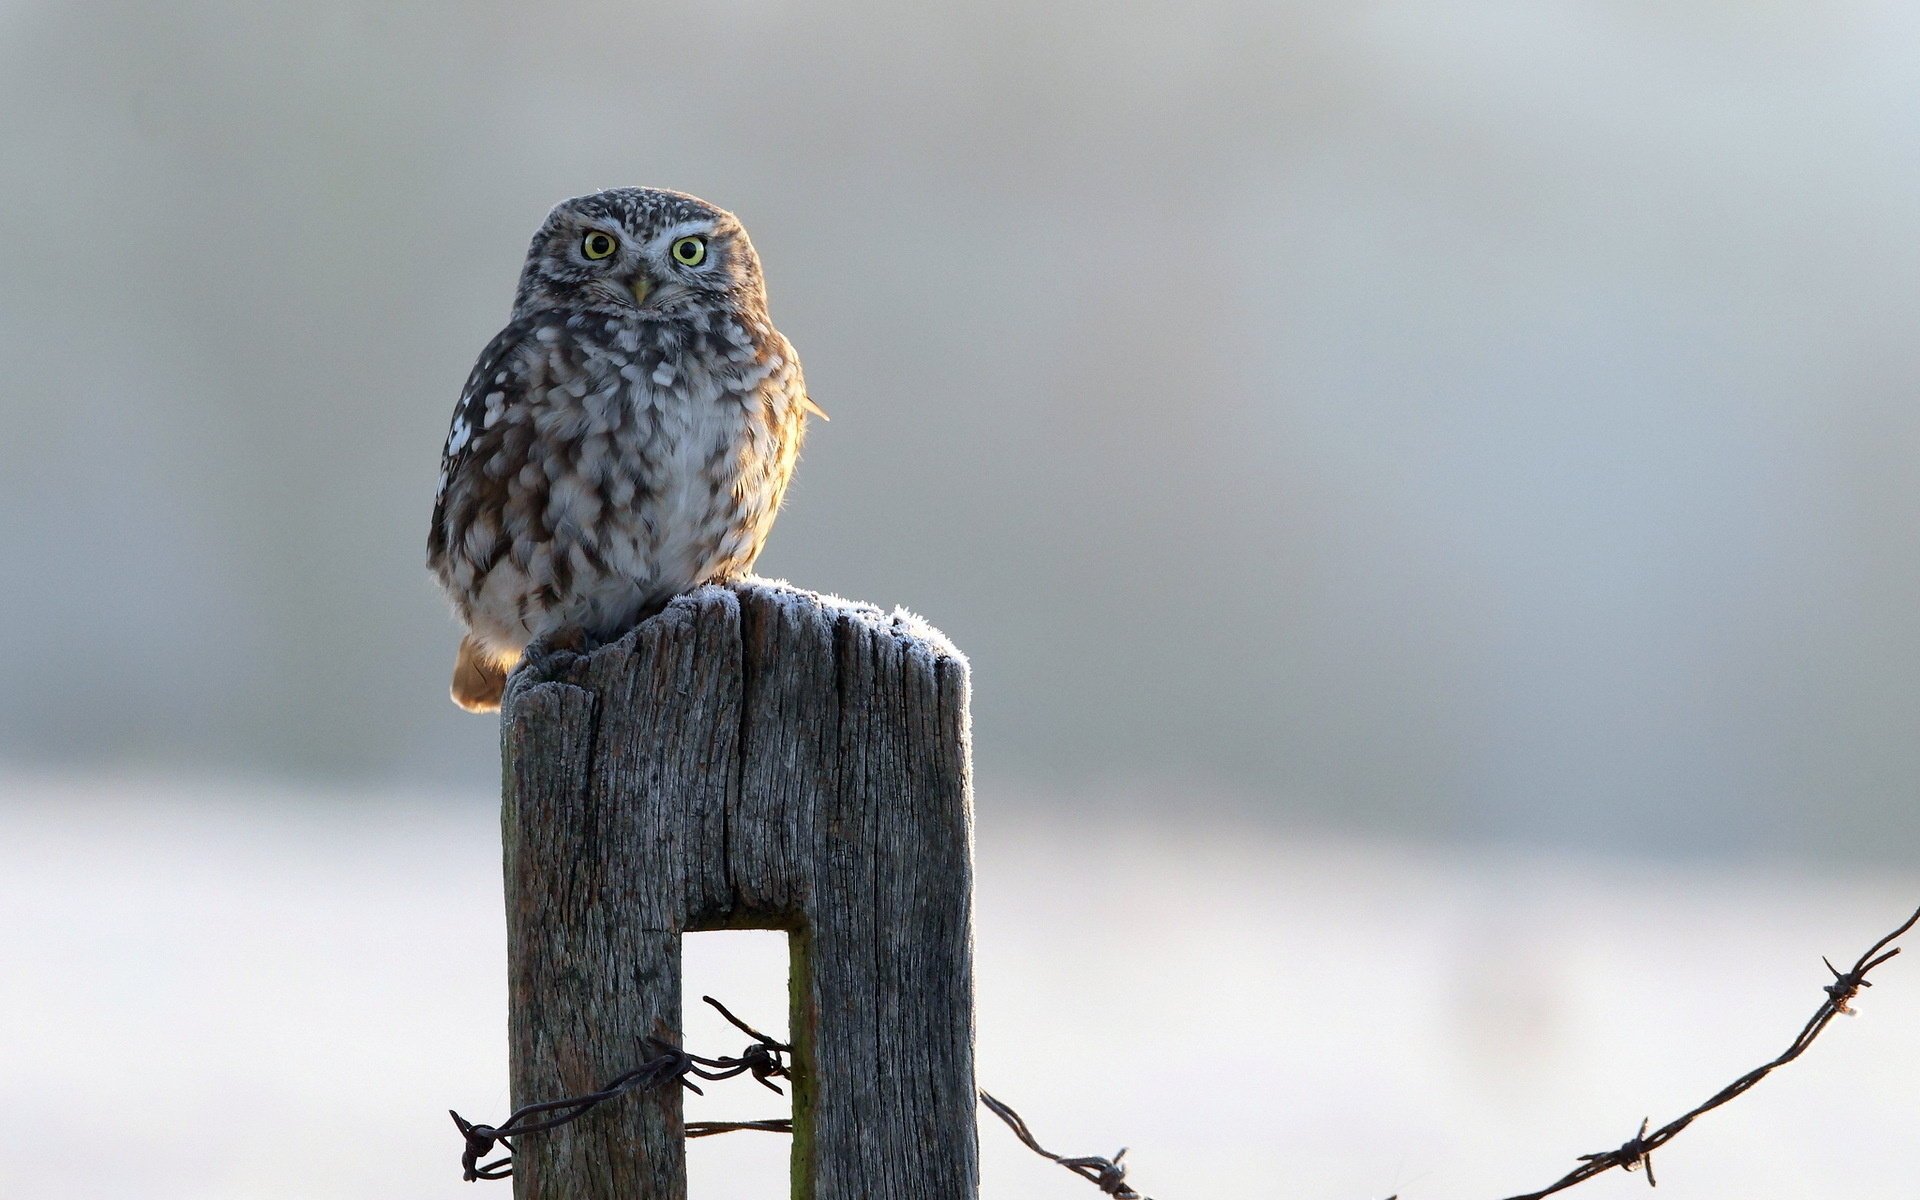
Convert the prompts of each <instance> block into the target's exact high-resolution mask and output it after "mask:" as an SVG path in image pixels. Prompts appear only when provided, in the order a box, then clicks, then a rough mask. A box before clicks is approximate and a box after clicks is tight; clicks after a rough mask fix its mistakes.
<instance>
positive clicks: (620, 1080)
mask: <svg viewBox="0 0 1920 1200" xmlns="http://www.w3.org/2000/svg"><path fill="white" fill-rule="evenodd" d="M700 998H701V999H702V1000H704V1001H706V1002H707V1003H708V1004H711V1005H713V1007H714V1008H715V1009H716V1010H717V1011H718V1012H719V1013H720V1015H721V1016H723V1017H725V1018H726V1019H727V1020H728V1022H730V1023H731V1024H732V1025H733V1026H734V1028H736V1029H738V1030H740V1031H741V1032H742V1033H744V1034H746V1035H747V1036H748V1037H750V1038H752V1039H753V1041H752V1042H751V1043H750V1044H749V1045H748V1046H747V1048H746V1049H745V1050H743V1051H741V1052H740V1054H739V1055H738V1056H737V1057H733V1058H726V1057H721V1058H707V1057H704V1056H702V1055H698V1054H690V1053H688V1052H687V1051H685V1050H683V1049H681V1048H680V1047H678V1046H675V1045H673V1044H672V1043H671V1042H663V1041H661V1040H660V1039H658V1038H651V1037H649V1038H643V1039H641V1042H640V1047H641V1049H642V1050H643V1051H645V1052H646V1053H647V1054H648V1055H649V1057H648V1058H647V1060H646V1061H645V1062H643V1063H641V1064H640V1065H639V1066H637V1067H635V1068H634V1069H633V1070H631V1071H628V1072H626V1073H625V1074H624V1075H620V1076H617V1077H615V1078H614V1079H612V1080H610V1081H609V1082H608V1083H607V1085H606V1086H605V1087H603V1088H601V1089H600V1090H599V1091H597V1092H590V1093H588V1094H587V1095H584V1096H570V1097H568V1098H567V1099H565V1100H547V1101H543V1102H541V1103H539V1104H523V1105H521V1106H520V1107H519V1108H516V1109H514V1110H513V1115H512V1116H509V1117H508V1118H507V1119H506V1121H504V1122H503V1123H501V1124H500V1125H477V1124H474V1123H473V1122H471V1121H468V1120H467V1119H466V1118H464V1117H462V1116H461V1115H460V1114H459V1113H457V1112H450V1115H451V1116H452V1117H453V1124H454V1128H456V1129H458V1130H459V1131H460V1136H461V1137H463V1138H465V1139H466V1143H467V1144H466V1148H465V1149H464V1150H462V1151H461V1153H460V1171H461V1177H462V1178H464V1179H465V1180H466V1181H467V1182H468V1183H473V1182H475V1181H477V1180H481V1179H507V1178H510V1177H511V1176H512V1175H513V1142H512V1141H511V1140H509V1139H511V1138H516V1137H521V1136H524V1135H525V1134H529V1133H545V1132H546V1131H547V1130H549V1129H558V1128H560V1126H562V1125H565V1124H567V1123H568V1122H570V1121H577V1120H579V1119H580V1118H581V1117H584V1116H586V1115H587V1114H588V1113H589V1112H592V1111H593V1110H594V1109H595V1108H598V1107H599V1106H600V1105H602V1104H605V1103H606V1102H607V1101H609V1100H612V1099H614V1098H615V1097H617V1096H624V1095H626V1094H627V1093H628V1092H638V1091H646V1090H647V1089H649V1088H655V1087H660V1086H661V1085H663V1084H667V1083H672V1082H676V1081H677V1082H678V1083H679V1084H680V1086H682V1087H684V1088H686V1089H687V1090H688V1091H690V1092H695V1093H699V1094H701V1095H704V1094H705V1093H704V1092H702V1091H701V1088H700V1085H699V1084H697V1083H695V1082H693V1080H692V1079H689V1078H688V1076H695V1077H697V1078H700V1079H706V1080H721V1079H733V1078H735V1077H736V1076H740V1075H751V1076H752V1077H753V1078H754V1080H755V1082H757V1083H759V1084H760V1085H761V1086H762V1087H765V1088H767V1089H769V1090H771V1091H774V1092H780V1090H781V1089H780V1085H779V1084H777V1083H775V1082H773V1081H774V1080H775V1079H785V1078H789V1077H790V1075H791V1072H790V1070H789V1068H790V1067H791V1065H792V1058H791V1056H792V1054H793V1047H792V1046H789V1045H788V1044H787V1043H785V1042H780V1041H775V1040H774V1039H773V1038H770V1037H768V1036H767V1035H766V1034H764V1033H761V1032H760V1031H759V1030H758V1029H755V1028H754V1027H753V1026H751V1025H749V1024H747V1023H746V1022H745V1021H742V1020H741V1019H740V1018H739V1017H736V1016H734V1015H733V1013H731V1012H730V1011H728V1009H727V1006H726V1005H724V1004H722V1003H720V1002H719V1001H718V1000H715V999H714V998H713V997H712V996H702V997H700ZM781 1094H783V1095H784V1094H785V1093H781ZM543 1113H559V1114H560V1115H559V1116H556V1117H549V1118H547V1119H546V1120H544V1121H541V1120H534V1119H533V1118H537V1117H539V1116H540V1115H541V1114H543ZM741 1129H764V1130H768V1131H770V1132H780V1133H791V1132H793V1122H791V1121H695V1122H693V1123H691V1124H689V1125H688V1126H687V1136H688V1137H712V1136H713V1135H715V1134H720V1133H732V1132H734V1131H736V1130H741ZM495 1145H500V1146H504V1147H506V1149H507V1155H506V1157H504V1158H498V1159H495V1160H494V1161H492V1162H490V1163H484V1164H483V1163H481V1161H480V1160H481V1159H483V1158H485V1157H486V1156H487V1155H489V1154H492V1153H493V1148H494V1146H495Z"/></svg>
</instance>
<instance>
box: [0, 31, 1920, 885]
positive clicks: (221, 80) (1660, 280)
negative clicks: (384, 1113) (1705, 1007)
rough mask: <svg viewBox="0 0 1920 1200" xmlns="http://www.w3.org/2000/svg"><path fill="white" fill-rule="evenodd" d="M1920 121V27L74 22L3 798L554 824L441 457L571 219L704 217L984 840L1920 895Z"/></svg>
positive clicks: (36, 78)
mask: <svg viewBox="0 0 1920 1200" xmlns="http://www.w3.org/2000/svg"><path fill="white" fill-rule="evenodd" d="M1917 66H1920V12H1916V11H1915V10H1912V9H1910V8H1904V7H1902V6H1893V5H1870V4H1846V5H1838V6H1835V5H1794V4H1774V5H1764V6H1757V7H1756V6H1729V5H1724V4H1714V3H1680V4H1673V3H1667V4H1634V3H1579V4H1554V5H1540V4H1476V3H1454V4H1447V5H1409V4H1386V3H1383V4H1331V3H1294V4H1266V3H1241V4H1234V3H1221V4H1208V5H1198V6H1195V5H1179V6H1174V5H1167V6H1150V5H1144V4H1141V5H1112V4H1105V3H1091V2H1089V3H1079V4H1072V3H1069V4H1057V5H1030V4H1024V3H1018V4H1016V3H1003V4H989V5H985V6H975V7H972V8H970V9H968V10H964V11H962V10H957V9H956V10H955V11H951V12H948V11H943V10H941V9H940V8H938V7H921V6H907V7H902V6H897V5H886V4H877V3H861V4H843V5H805V6H802V5H792V4H781V3H772V2H759V3H720V4H711V3H702V4H684V5H634V4H620V5H611V4H609V5H592V4H566V5H558V6H544V7H542V8H539V9H537V10H536V9H532V8H528V7H525V6H512V5H495V4H457V5H422V6H407V7H404V8H403V7H400V6H385V5H326V6H259V5H247V4H231V5H220V4H185V5H164V6H162V5H125V6H115V5H95V4H76V5H56V4H31V3H23V2H20V0H13V2H11V3H7V4H4V5H0V111H4V112H5V113H7V114H8V115H7V116H6V117H4V118H0V211H4V213H5V226H4V228H5V232H4V234H0V278H3V279H4V284H0V354H4V361H5V362H6V363H7V364H8V366H7V372H6V378H5V385H4V397H5V398H4V401H0V403H4V405H5V408H4V412H5V415H6V417H7V428H8V430H9V433H8V435H7V436H6V438H5V439H4V441H3V442H0V467H3V469H4V474H3V475H0V514H3V515H4V520H0V563H4V564H5V567H4V571H5V577H4V578H5V582H6V585H7V586H6V591H7V617H8V619H7V620H6V621H4V622H0V661H3V662H5V663H6V664H7V666H6V673H7V683H8V686H7V687H6V688H4V689H0V753H3V754H4V755H5V756H7V757H9V758H12V759H15V760H24V761H26V762H29V763H32V764H34V765H36V766H40V767H53V768H64V767H69V766H74V767H94V766H99V765H102V764H110V765H112V766H114V767H117V768H133V769H137V770H156V771H174V770H184V771H191V772H195V773H207V772H211V773H215V774H233V773H240V774H242V775H246V776H255V775H268V776H288V775H290V776H293V777H296V778H318V779H329V780H348V781H353V782H377V781H383V780H396V781H399V780H404V781H411V782H415V783H419V782H423V781H425V782H434V783H449V782H451V783H457V784H458V785H460V786H464V787H470V788H471V789H473V790H474V791H476V792H479V791H481V790H483V789H485V788H487V787H489V786H490V780H491V776H492V771H493V766H494V760H493V757H492V753H491V749H490V747H491V743H492V738H493V730H492V727H491V724H490V723H489V722H487V721H485V720H475V719H470V718H467V717H465V716H463V715H462V714H460V713H458V712H457V711H455V710H454V709H453V708H451V707H450V706H449V705H448V704H446V703H445V702H444V699H443V695H442V693H443V690H444V687H443V685H444V676H445V675H446V673H447V667H448V664H449V662H450V657H451V653H452V646H453V644H454V641H455V640H456V634H455V628H454V625H453V623H452V621H451V619H450V618H449V616H448V614H447V612H446V611H445V609H444V607H443V606H442V604H441V602H440V600H439V599H438V598H437V596H436V594H435V592H434V591H433V589H432V588H431V587H430V586H429V583H428V581H427V579H426V576H425V574H424V572H423V570H422V566H421V560H422V555H423V548H422V547H423V539H424V528H425V521H426V516H427V512H428V509H429V506H430V503H431V496H432V489H433V476H434V471H435V468H436V465H437V457H438V452H439V446H440V441H441V438H442V436H443V434H444V431H445V426H446V422H447V419H448V416H449V414H450V412H451V408H452V402H453V399H454V397H455V395H456V393H457V389H458V388H459V386H460V384H461V382H462V380H463V378H464V375H465V372H466V370H467V368H468V366H469V365H470V363H471V360H472V358H473V356H474V354H475V353H476V352H477V351H478V349H479V348H480V347H481V346H482V345H483V344H484V343H485V342H486V340H487V339H488V338H489V336H490V335H491V334H492V333H493V331H494V330H495V329H496V328H497V327H498V326H499V324H500V323H501V322H502V320H503V315H504V312H505V309H506V307H507V305H508V303H509V300H510V295H511V290H512V284H513V281H514V277H515V273H516V271H517V269H518V266H519V263H520V259H521V255H522V253H523V250H524V248H525V244H526V241H527V238H528V236H529V234H530V232H531V230H532V229H533V227H534V226H535V225H536V224H537V223H538V221H539V220H540V218H541V217H542V215H543V214H544V213H545V211H546V209H547V207H548V206H549V205H550V204H552V203H553V202H554V201H556V200H558V199H560V198H562V197H564V196H568V195H572V194H575V193H579V192H582V191H587V190H592V189H594V188H597V187H601V186H608V185H616V184H627V183H651V184H661V185H669V186H673V187H677V188H681V189H685V190H689V191H693V192H696V193H698V194H701V195H703V196H707V197H709V198H712V199H714V200H716V201H718V202H720V203H722V204H724V205H726V206H729V207H731V208H733V209H735V210H736V211H737V212H739V213H740V214H742V216H743V217H744V219H745V220H746V222H747V224H748V226H749V228H750V229H751V230H752V232H753V234H754V236H755V238H756V240H757V242H758V243H759V246H760V248H761V251H762V254H763V256H764V258H765V260H766V263H767V269H768V273H769V278H770V282H771V293H772V305H773V311H774V314H775V317H776V319H777V320H778V321H779V323H780V325H781V326H782V328H783V329H785V330H786V331H787V332H788V334H789V335H790V336H791V337H792V338H793V340H794V341H795V342H796V344H797V345H798V346H799V347H800V349H801V351H802V354H803V356H804V358H805V361H806V365H807V371H808V377H809V380H810V381H811V383H812V384H813V387H814V390H815V393H816V395H817V396H818V397H819V398H820V399H821V401H822V402H823V403H824V404H825V406H826V407H827V409H828V410H829V411H830V412H831V413H832V415H833V422H832V424H831V425H827V426H822V427H816V430H817V431H816V433H815V434H814V436H813V439H812V442H811V445H810V446H809V448H808V453H807V455H806V460H805V463H804V465H803V468H802V470H801V472H800V475H799V478H798V483H797V485H796V487H795V489H794V491H793V493H792V496H791V500H790V503H789V506H788V509H787V512H786V514H785V515H784V516H783V518H782V520H781V523H780V525H779V527H778V529H777V531H776V534H775V537H774V539H773V541H772V543H771V548H770V550H769V552H768V553H767V555H766V557H765V558H764V559H763V560H762V567H763V568H764V570H765V571H766V572H767V573H769V574H777V575H784V576H787V577H790V578H792V579H793V580H795V581H796V582H799V583H802V584H806V585H809V586H814V587H820V588H825V589H831V590H836V591H839V592H842V593H845V594H849V595H853V596H857V597H860V598H864V599H871V600H874V601H878V602H882V603H888V604H892V603H902V604H906V605H908V606H910V607H913V608H915V609H917V610H919V611H922V612H924V613H925V614H926V615H927V616H928V617H930V618H931V619H932V620H933V621H934V622H935V623H937V624H939V625H941V626H942V627H944V628H945V629H946V630H947V631H948V632H949V633H950V634H951V635H953V636H954V637H955V638H956V640H958V641H959V643H960V644H961V645H962V646H963V647H964V648H965V649H966V650H967V651H968V652H969V653H970V654H971V655H972V658H973V661H974V664H975V668H976V687H977V695H976V712H977V721H978V728H977V732H978V751H979V758H980V763H981V770H982V775H983V778H985V779H988V780H991V779H994V778H1020V779H1039V780H1052V781H1074V782H1092V783H1096V784H1104V783H1119V782H1122V781H1126V780H1130V779H1141V778H1148V779H1151V780H1154V781H1156V783H1155V786H1154V787H1152V788H1149V789H1148V790H1149V791H1151V792H1153V793H1154V794H1155V795H1156V796H1157V797H1159V798H1158V799H1156V800H1154V801H1152V802H1153V803H1167V804H1178V803H1180V801H1179V796H1180V794H1181V790H1182V785H1184V784H1185V783H1187V782H1189V781H1200V782H1203V783H1204V784H1205V785H1207V787H1208V788H1209V790H1210V791H1212V792H1214V793H1225V794H1227V795H1230V796H1234V797H1238V798H1239V800H1238V801H1237V802H1238V803H1241V804H1243V805H1244V806H1245V807H1247V808H1249V809H1251V810H1253V811H1256V812H1259V813H1262V814H1269V815H1271V816H1272V817H1273V818H1274V819H1275V820H1277V821H1288V822H1306V823H1310V824H1314V825H1328V824H1331V825H1337V826H1343V827H1344V826H1359V827H1364V828H1370V829H1376V830H1393V831H1412V832H1418V833H1427V834H1459V835H1466V836H1471V837H1501V838H1508V837H1512V838H1522V839H1528V840H1552V841H1561V840H1574V841H1578V840H1583V839H1591V838H1612V837H1624V836H1632V837H1633V838H1634V839H1635V841H1636V842H1637V843H1640V844H1643V845H1651V846H1652V847H1654V848H1674V849H1708V850H1723V849H1731V850H1734V851H1746V850H1751V849H1755V848H1760V849H1779V848H1792V849H1796V850H1797V849H1801V848H1805V849H1808V850H1812V851H1817V852H1855V851H1861V850H1867V851H1877V852H1884V853H1895V852H1897V853H1901V854H1905V853H1908V852H1911V851H1912V850H1913V849H1914V848H1915V846H1916V844H1920V807H1917V806H1916V805H1915V804H1914V803H1913V794H1914V791H1915V785H1916V783H1917V782H1920V738H1916V737H1915V729H1916V724H1917V723H1920V699H1916V697H1917V696H1920V691H1917V690H1916V689H1915V688H1914V687H1913V686H1912V680H1913V679H1914V678H1915V675H1916V668H1920V628H1917V627H1916V624H1915V622H1914V621H1913V619H1912V615H1913V613H1914V611H1915V608H1916V601H1920V574H1917V573H1916V566H1917V565H1920V554H1916V551H1915V548H1914V533H1915V530H1916V524H1917V515H1920V410H1917V409H1916V406H1915V405H1914V403H1913V396H1914V394H1915V391H1916V386H1920V354H1916V350H1915V339H1914V328H1915V322H1916V317H1917V316H1920V308H1917V307H1916V300H1920V269H1916V268H1920V253H1916V238H1915V235H1914V230H1915V225H1916V216H1920V172H1917V171H1916V168H1917V167H1920V105H1917V104H1916V90H1915V86H1914V84H1915V72H1916V67H1917ZM1116 790H1127V789H1119V788H1116ZM1131 790H1133V791H1135V792H1137V791H1139V790H1140V789H1138V788H1134V789H1131ZM1079 797H1080V798H1079V800H1078V802H1080V803H1087V804H1093V805H1102V804H1107V803H1119V802H1120V801H1118V800H1113V801H1109V800H1108V799H1107V798H1105V796H1104V795H1103V789H1102V788H1100V787H1092V788H1087V789H1081V790H1080V792H1079ZM1627 830H1635V831H1636V832H1635V833H1633V834H1632V835H1628V834H1626V832H1625V831H1627Z"/></svg>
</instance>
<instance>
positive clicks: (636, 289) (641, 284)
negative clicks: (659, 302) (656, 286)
mask: <svg viewBox="0 0 1920 1200" xmlns="http://www.w3.org/2000/svg"><path fill="white" fill-rule="evenodd" d="M628 286H630V287H631V288H632V289H633V302H634V303H635V304H638V305H639V306H640V307H642V308H645V307H646V305H647V297H648V296H649V295H651V294H652V293H653V281H652V280H650V279H648V278H647V277H646V276H645V275H635V276H634V277H633V282H632V283H631V284H629V285H628Z"/></svg>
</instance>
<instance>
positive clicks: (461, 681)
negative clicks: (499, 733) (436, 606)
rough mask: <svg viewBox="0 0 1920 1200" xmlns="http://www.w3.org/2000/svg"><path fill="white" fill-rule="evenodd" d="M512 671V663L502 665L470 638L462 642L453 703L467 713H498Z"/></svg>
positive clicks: (456, 660) (497, 657)
mask: <svg viewBox="0 0 1920 1200" xmlns="http://www.w3.org/2000/svg"><path fill="white" fill-rule="evenodd" d="M512 669H513V660H512V659H507V660H506V661H502V660H501V658H500V655H499V654H498V653H497V652H495V651H492V650H489V649H487V648H486V647H485V646H482V645H481V644H480V643H479V642H477V641H475V640H474V639H473V637H472V636H471V635H469V636H467V637H463V638H461V639H460V652H459V653H458V654H456V655H454V659H453V687H452V688H451V689H450V690H451V691H452V693H453V702H454V703H455V704H458V705H459V706H460V707H461V708H464V709H466V710H467V711H468V712H476V713H486V712H499V711H500V696H501V694H502V693H504V692H505V691H506V690H507V672H508V671H511V670H512Z"/></svg>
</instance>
